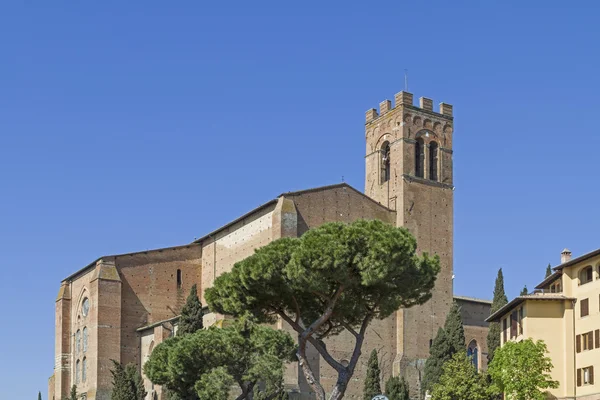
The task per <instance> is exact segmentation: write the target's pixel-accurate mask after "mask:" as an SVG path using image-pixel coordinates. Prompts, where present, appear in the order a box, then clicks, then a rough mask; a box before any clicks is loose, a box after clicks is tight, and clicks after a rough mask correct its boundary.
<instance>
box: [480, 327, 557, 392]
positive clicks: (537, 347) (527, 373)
mask: <svg viewBox="0 0 600 400" xmlns="http://www.w3.org/2000/svg"><path fill="white" fill-rule="evenodd" d="M547 352H548V348H547V347H546V344H545V343H544V342H543V341H542V340H538V341H537V342H534V341H533V340H532V339H526V340H523V341H521V342H512V341H509V342H507V343H506V344H504V346H502V347H501V348H499V349H498V350H496V354H495V355H494V360H493V361H492V363H491V364H490V365H489V368H488V373H489V374H490V377H491V378H492V389H493V390H494V391H495V392H496V393H506V394H507V395H508V396H509V398H511V399H513V400H544V399H546V394H545V393H544V391H545V390H546V389H552V388H558V382H557V381H554V380H552V378H551V376H550V372H551V371H552V368H553V365H552V360H551V359H550V357H547V356H546V353H547Z"/></svg>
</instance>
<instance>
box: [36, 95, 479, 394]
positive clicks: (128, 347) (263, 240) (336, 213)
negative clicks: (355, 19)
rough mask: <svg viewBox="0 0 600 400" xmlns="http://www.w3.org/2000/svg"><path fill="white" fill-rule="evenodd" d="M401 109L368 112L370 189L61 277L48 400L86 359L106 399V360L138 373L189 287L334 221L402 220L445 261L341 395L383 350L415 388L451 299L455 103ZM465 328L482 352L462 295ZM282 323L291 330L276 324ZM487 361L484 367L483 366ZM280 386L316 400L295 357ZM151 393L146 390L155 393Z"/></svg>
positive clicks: (322, 196)
mask: <svg viewBox="0 0 600 400" xmlns="http://www.w3.org/2000/svg"><path fill="white" fill-rule="evenodd" d="M395 100H396V104H395V107H394V106H393V104H392V102H390V101H387V100H386V101H384V102H382V103H381V104H380V107H381V109H380V113H377V111H376V110H374V109H373V110H369V111H368V112H367V113H366V118H367V123H366V126H365V139H366V157H365V162H366V179H365V192H364V193H361V192H359V191H358V190H356V189H354V188H352V187H350V186H349V185H347V184H338V185H332V186H326V187H321V188H314V189H309V190H304V191H299V192H290V193H284V194H282V195H280V196H279V197H277V198H275V199H273V200H271V201H269V202H267V203H265V204H264V205H262V206H261V207H259V208H257V209H255V210H252V211H250V212H249V213H248V214H246V215H244V216H242V217H240V218H238V219H236V220H234V221H233V222H231V223H230V224H228V225H226V226H224V227H222V228H220V229H218V230H217V231H215V232H212V233H210V234H208V235H206V236H205V237H203V238H201V239H199V240H197V241H195V242H194V243H191V244H187V245H183V246H178V247H172V248H166V249H158V250H151V251H145V252H139V253H132V254H124V255H114V256H105V257H101V258H100V259H98V260H97V261H96V262H94V263H91V264H90V265H88V266H87V267H85V268H83V269H82V270H80V271H79V272H77V273H75V274H73V275H72V276H70V277H68V278H66V279H65V280H64V281H63V282H62V283H61V286H60V290H59V295H58V297H57V300H56V307H55V363H54V374H53V375H52V377H51V378H50V380H49V385H48V386H49V389H48V393H49V395H48V398H49V399H60V398H62V397H63V396H66V395H67V394H68V392H69V389H70V387H71V385H72V384H74V383H76V382H77V380H76V376H75V375H76V365H77V361H79V362H80V365H81V362H82V360H83V358H85V359H86V366H87V369H86V375H87V376H86V380H85V382H83V381H82V379H81V371H80V374H79V381H78V383H77V385H78V388H79V391H80V393H85V394H86V395H87V398H88V399H90V400H91V399H98V400H108V399H110V389H111V376H110V366H111V364H110V359H115V360H118V361H121V362H123V363H130V362H132V363H135V364H136V365H138V367H139V368H140V370H141V368H142V365H143V363H144V362H145V361H146V360H147V359H148V357H149V355H150V353H151V352H152V349H153V348H154V347H155V346H156V345H157V344H159V343H160V342H162V341H163V340H165V339H166V338H168V337H169V336H171V335H172V334H173V330H174V329H175V325H174V318H175V317H177V315H179V313H180V311H181V307H182V306H183V304H184V302H185V299H186V297H187V294H188V292H189V290H190V288H191V286H192V285H193V284H197V285H198V289H199V293H200V296H201V299H202V301H203V303H204V291H205V289H206V288H208V287H211V286H212V284H213V282H214V280H215V278H216V277H218V276H219V275H220V274H222V273H225V272H227V271H230V270H231V268H232V267H233V265H234V264H235V263H236V262H237V261H240V260H243V259H244V258H246V257H248V256H249V255H251V254H252V253H253V252H254V250H255V249H257V248H259V247H261V246H264V245H266V244H267V243H269V242H271V241H273V240H276V239H278V238H281V237H298V236H300V235H302V234H303V233H304V232H306V231H307V230H309V229H312V228H315V227H318V226H320V225H322V224H324V223H327V222H332V221H341V222H352V221H355V220H357V219H361V218H366V219H379V220H382V221H385V222H388V223H390V224H394V225H396V226H404V227H406V228H407V229H409V230H410V231H411V232H412V233H413V234H414V235H415V237H416V238H417V243H418V251H419V252H428V253H430V254H436V255H438V256H439V257H440V260H441V264H442V271H441V272H440V275H439V277H438V280H437V282H436V287H435V289H434V292H433V298H432V299H431V300H430V301H428V302H427V303H426V304H424V305H422V306H419V307H413V308H411V309H407V310H399V311H398V312H396V313H395V314H394V315H392V316H391V317H389V318H387V319H385V320H381V321H374V322H373V323H372V325H371V326H370V328H369V330H368V332H367V335H366V338H365V342H364V345H363V349H362V354H363V356H362V357H361V358H360V360H359V364H358V366H357V369H356V372H355V375H354V377H353V379H352V380H351V382H350V385H349V388H348V391H347V394H346V398H348V399H358V398H362V385H363V378H364V376H365V374H366V363H367V359H368V355H369V354H370V352H371V351H372V350H373V349H376V350H377V351H378V354H379V358H380V364H381V370H382V380H383V381H385V380H386V379H387V378H388V377H390V376H391V375H398V374H400V375H403V376H405V377H406V378H407V379H408V380H409V382H410V385H411V389H412V392H413V395H414V396H416V393H417V392H418V389H419V384H420V379H421V375H422V371H423V367H424V362H425V360H426V358H427V356H428V354H429V345H430V341H431V340H432V339H433V338H434V337H435V334H436V333H437V330H438V327H440V326H442V325H443V323H444V320H445V318H446V315H447V313H448V310H449V308H450V305H451V303H452V301H453V288H452V276H453V275H452V270H453V267H452V250H453V186H452V182H453V176H452V133H453V123H454V122H453V119H452V106H450V105H448V104H442V106H441V113H437V112H434V111H433V108H432V107H433V106H432V103H431V101H430V100H429V99H424V101H423V105H424V107H425V109H424V108H419V107H415V106H413V105H412V102H413V96H412V94H410V93H406V92H401V93H398V94H397V95H396V96H395ZM417 141H420V142H422V143H424V144H425V146H426V152H425V153H426V156H425V162H424V178H419V177H416V176H415V175H416V171H415V145H416V143H417ZM385 144H388V145H389V149H390V151H389V155H390V160H391V161H390V174H389V180H387V181H384V179H383V171H384V164H383V158H382V155H383V153H382V149H383V146H384V145H385ZM436 144H437V146H438V149H439V150H438V158H437V164H436V166H437V171H438V179H437V180H431V179H428V177H429V176H430V175H429V174H430V167H429V166H430V163H429V158H428V154H429V152H428V151H429V149H430V148H432V146H435V145H436ZM86 298H87V299H89V304H90V310H89V313H88V314H87V315H83V312H82V302H83V300H84V299H86ZM457 301H458V302H459V304H460V305H461V306H462V315H463V320H464V323H465V334H466V337H467V344H468V343H470V342H471V341H472V340H475V341H476V342H477V345H478V346H479V347H478V349H479V354H480V355H481V356H480V357H479V358H480V360H484V359H485V355H484V354H485V353H487V348H486V344H485V338H486V335H487V324H486V323H484V322H483V320H484V319H485V318H486V317H487V316H489V304H487V303H486V302H482V301H478V300H464V298H463V300H459V299H457ZM223 318H224V317H223V316H221V315H216V314H212V313H209V314H207V315H206V316H205V324H207V325H210V324H213V323H217V324H220V321H222V320H223ZM84 327H85V328H86V329H87V332H88V346H87V349H86V351H85V352H83V350H82V349H81V348H78V346H77V342H76V337H77V331H80V332H81V331H82V330H83V328H84ZM277 327H278V328H279V329H285V330H287V331H289V332H290V333H292V335H293V336H295V334H294V333H293V332H292V331H291V328H290V327H289V326H286V324H284V323H282V322H279V323H278V325H277ZM353 343H354V342H353V337H351V335H349V334H345V333H342V334H340V335H338V336H336V337H334V338H331V339H330V340H328V342H327V347H328V349H330V350H331V352H332V354H333V356H334V357H335V358H337V359H338V360H348V359H350V351H351V349H352V347H353V345H354V344H353ZM309 362H310V363H311V364H312V366H313V367H314V368H315V371H318V372H317V376H318V377H319V379H320V381H321V382H322V383H323V385H324V386H325V388H326V390H331V388H332V387H333V385H334V384H335V381H336V374H335V372H334V371H333V370H332V369H331V368H330V367H329V366H328V365H327V364H326V363H325V362H324V361H323V360H322V359H321V358H320V356H319V355H318V353H317V352H316V351H315V350H314V349H309ZM481 368H485V364H481ZM285 383H286V387H287V388H288V389H289V390H291V391H292V392H293V395H292V398H294V399H312V398H314V395H313V394H312V393H311V391H310V387H309V386H308V385H307V383H306V381H305V380H304V377H303V376H302V373H301V372H300V371H299V369H298V366H297V365H296V364H292V365H290V366H289V367H288V368H287V370H286V375H285ZM146 387H147V389H148V392H149V395H148V399H150V398H156V399H157V400H160V399H162V392H161V388H160V387H153V386H152V384H151V383H150V382H148V381H147V380H146ZM153 395H154V396H155V397H152V396H153Z"/></svg>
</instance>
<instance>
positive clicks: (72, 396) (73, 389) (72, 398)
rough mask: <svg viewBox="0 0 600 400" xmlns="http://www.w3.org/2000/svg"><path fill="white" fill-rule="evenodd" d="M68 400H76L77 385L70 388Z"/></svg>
mask: <svg viewBox="0 0 600 400" xmlns="http://www.w3.org/2000/svg"><path fill="white" fill-rule="evenodd" d="M69 400H77V385H73V386H71V393H70V394H69Z"/></svg>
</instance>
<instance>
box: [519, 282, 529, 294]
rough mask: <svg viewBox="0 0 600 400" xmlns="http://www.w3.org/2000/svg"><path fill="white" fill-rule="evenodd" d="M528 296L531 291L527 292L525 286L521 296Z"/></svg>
mask: <svg viewBox="0 0 600 400" xmlns="http://www.w3.org/2000/svg"><path fill="white" fill-rule="evenodd" d="M527 294H529V291H528V290H527V285H525V286H524V287H523V289H521V294H520V296H526V295H527Z"/></svg>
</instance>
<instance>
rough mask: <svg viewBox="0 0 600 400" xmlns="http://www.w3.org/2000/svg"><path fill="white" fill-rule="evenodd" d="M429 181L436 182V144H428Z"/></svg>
mask: <svg viewBox="0 0 600 400" xmlns="http://www.w3.org/2000/svg"><path fill="white" fill-rule="evenodd" d="M429 179H431V180H432V181H437V180H438V144H437V143H436V142H431V143H429Z"/></svg>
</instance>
